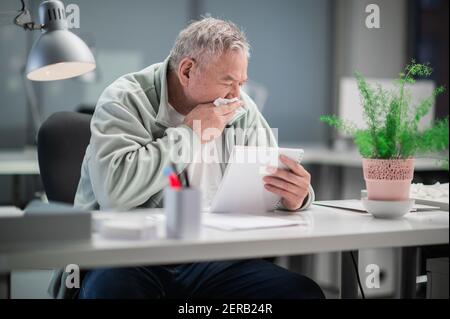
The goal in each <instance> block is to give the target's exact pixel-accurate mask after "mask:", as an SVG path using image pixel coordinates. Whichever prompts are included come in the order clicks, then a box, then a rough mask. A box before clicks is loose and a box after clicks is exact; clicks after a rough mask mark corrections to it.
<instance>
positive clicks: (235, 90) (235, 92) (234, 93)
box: [225, 85, 241, 99]
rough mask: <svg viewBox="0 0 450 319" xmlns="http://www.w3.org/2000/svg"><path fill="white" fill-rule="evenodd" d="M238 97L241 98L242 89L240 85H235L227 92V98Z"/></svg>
mask: <svg viewBox="0 0 450 319" xmlns="http://www.w3.org/2000/svg"><path fill="white" fill-rule="evenodd" d="M235 97H237V98H238V99H240V98H241V90H240V87H239V85H234V86H233V89H232V90H231V91H230V92H229V93H228V94H227V96H226V97H225V98H226V99H233V98H235Z"/></svg>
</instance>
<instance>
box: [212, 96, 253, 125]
mask: <svg viewBox="0 0 450 319" xmlns="http://www.w3.org/2000/svg"><path fill="white" fill-rule="evenodd" d="M236 101H239V98H237V97H235V98H232V99H223V98H221V97H219V98H218V99H216V100H215V101H214V102H213V104H214V105H215V106H222V105H226V104H229V103H233V102H236ZM245 112H246V111H245V109H244V108H243V107H242V106H241V107H240V108H238V109H237V110H236V114H235V115H234V118H233V120H234V119H235V118H237V117H239V116H241V115H242V114H243V113H245Z"/></svg>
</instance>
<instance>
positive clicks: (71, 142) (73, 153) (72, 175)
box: [38, 112, 92, 204]
mask: <svg viewBox="0 0 450 319" xmlns="http://www.w3.org/2000/svg"><path fill="white" fill-rule="evenodd" d="M91 118H92V116H91V115H88V114H81V113H75V112H57V113H54V114H52V115H51V116H50V117H49V118H48V119H47V120H46V121H45V122H44V123H43V124H42V126H41V128H40V129H39V133H38V159H39V169H40V173H41V178H42V182H43V184H44V188H45V192H46V194H47V198H48V199H49V201H58V202H65V203H70V204H73V201H74V198H75V192H76V190H77V186H78V181H79V179H80V173H81V163H82V162H83V158H84V154H85V152H86V147H87V146H88V144H89V140H90V138H91V130H90V121H91Z"/></svg>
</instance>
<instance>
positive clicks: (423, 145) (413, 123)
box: [320, 60, 449, 169]
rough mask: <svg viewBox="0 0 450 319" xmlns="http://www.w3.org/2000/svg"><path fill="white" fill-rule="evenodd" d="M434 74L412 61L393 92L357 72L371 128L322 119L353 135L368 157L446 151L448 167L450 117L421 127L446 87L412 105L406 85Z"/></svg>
mask: <svg viewBox="0 0 450 319" xmlns="http://www.w3.org/2000/svg"><path fill="white" fill-rule="evenodd" d="M431 74H432V69H431V67H430V66H429V65H428V64H419V63H416V62H415V61H414V60H412V61H411V63H410V64H408V65H407V66H406V68H405V71H404V72H403V73H400V74H399V78H398V79H397V80H396V81H395V84H396V88H397V90H396V91H394V92H391V91H387V90H383V89H382V88H381V86H379V85H378V86H376V87H372V86H370V85H369V84H368V83H367V82H366V80H365V79H364V78H363V77H362V76H361V75H360V74H359V73H355V78H356V80H357V84H358V90H359V92H360V96H361V104H362V106H363V115H364V119H365V121H366V124H367V128H364V129H362V128H358V127H357V126H356V125H355V124H353V123H351V122H347V121H346V120H343V119H340V118H338V117H337V116H335V115H324V116H321V117H320V120H321V121H322V122H324V123H326V124H328V125H329V126H332V127H334V128H335V129H337V130H338V131H340V132H343V133H345V134H347V135H351V136H353V139H354V142H355V144H356V145H357V147H358V150H359V152H360V154H361V155H362V156H363V157H365V158H380V159H396V158H409V157H413V156H416V155H419V154H425V155H430V154H432V153H440V154H445V156H443V157H441V158H440V160H441V161H442V162H443V163H444V166H445V167H446V169H448V163H449V159H448V145H449V138H448V134H449V123H448V118H446V119H443V120H438V121H436V122H434V124H433V125H431V126H430V127H428V128H426V129H425V130H423V131H420V130H419V128H418V126H419V122H420V120H421V119H422V118H423V117H424V116H426V115H427V114H428V113H429V112H430V110H431V107H432V105H433V103H434V101H435V99H436V97H437V96H439V95H440V94H443V93H444V92H445V89H444V87H442V86H440V87H438V88H436V89H435V90H434V91H433V94H432V95H431V96H429V97H427V98H425V99H423V100H421V101H420V102H419V103H418V104H417V105H416V106H414V107H411V94H410V92H409V91H408V90H407V88H406V87H405V85H407V84H414V83H415V81H416V80H415V78H416V77H429V76H430V75H431Z"/></svg>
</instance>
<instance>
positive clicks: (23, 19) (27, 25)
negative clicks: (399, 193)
mask: <svg viewBox="0 0 450 319" xmlns="http://www.w3.org/2000/svg"><path fill="white" fill-rule="evenodd" d="M20 2H21V3H22V8H21V9H20V10H19V14H18V15H17V16H16V17H15V18H14V24H15V25H17V26H19V27H22V28H24V29H25V30H30V31H32V30H41V29H42V28H43V27H44V25H43V24H38V23H34V22H33V21H32V18H31V13H30V10H28V8H27V7H26V6H25V2H24V0H20Z"/></svg>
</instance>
